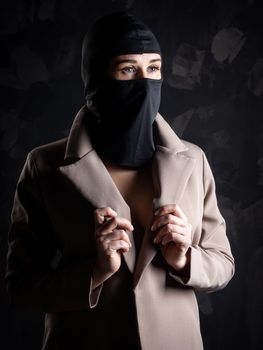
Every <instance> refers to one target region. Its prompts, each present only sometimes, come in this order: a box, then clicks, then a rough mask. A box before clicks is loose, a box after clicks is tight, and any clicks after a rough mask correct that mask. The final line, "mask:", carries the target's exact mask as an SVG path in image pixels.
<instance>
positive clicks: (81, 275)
mask: <svg viewBox="0 0 263 350" xmlns="http://www.w3.org/2000/svg"><path fill="white" fill-rule="evenodd" d="M161 64H162V55H161V50H160V47H159V44H158V42H157V40H156V38H155V36H154V35H153V33H152V32H151V31H150V30H149V29H148V28H147V27H146V26H145V25H144V24H143V23H141V22H139V21H137V20H136V19H134V18H133V17H132V16H130V15H127V14H125V13H117V14H112V15H109V16H106V17H103V18H102V19H100V20H99V21H97V22H96V24H95V25H94V26H93V28H92V30H91V31H90V32H89V33H88V34H87V36H86V37H85V39H84V43H83V59H82V77H83V80H84V84H85V97H86V101H87V103H86V106H85V107H83V108H82V109H81V110H80V112H79V113H78V115H77V116H76V118H75V120H74V123H73V126H72V128H71V131H70V135H69V137H68V138H66V139H63V140H59V141H57V142H54V143H51V144H48V145H44V146H41V147H38V148H36V149H34V150H33V151H31V152H30V153H29V155H28V158H27V161H26V164H25V166H24V169H23V171H22V173H21V176H20V179H19V181H18V185H17V192H16V195H15V202H14V208H13V212H12V224H11V228H10V233H9V254H8V269H7V275H6V281H7V286H8V291H9V294H10V296H11V298H12V302H13V304H14V306H15V307H17V308H23V309H32V310H39V311H43V312H45V313H46V319H45V334H44V341H43V349H46V350H47V349H63V350H64V349H72V348H76V349H89V348H90V349H103V350H104V349H105V350H107V349H123V348H124V349H132V350H137V349H143V350H160V349H166V350H176V349H178V350H182V349H184V350H197V349H198V350H199V349H202V339H201V334H200V326H199V314H198V307H197V302H196V298H195V293H194V290H195V289H196V290H203V291H215V290H217V289H221V288H223V287H224V286H225V285H226V284H227V283H228V281H229V280H230V279H231V277H232V275H233V272H234V261H233V257H232V255H231V250H230V246H229V242H228V239H227V236H226V232H225V221H224V219H223V217H222V216H221V214H220V212H219V209H218V206H217V200H216V195H215V184H214V179H213V175H212V173H211V170H210V167H209V164H208V162H207V160H206V157H205V155H204V153H203V152H202V150H201V149H200V148H199V147H198V146H195V145H193V144H191V143H189V142H186V141H182V140H180V139H179V138H178V137H177V136H176V135H175V133H174V132H173V130H172V129H171V128H170V126H169V125H168V124H167V123H166V122H165V120H164V119H163V118H162V117H161V115H160V114H159V113H158V109H159V105H160V98H161V85H162V74H161Z"/></svg>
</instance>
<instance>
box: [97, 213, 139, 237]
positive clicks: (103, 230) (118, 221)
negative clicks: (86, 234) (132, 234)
mask: <svg viewBox="0 0 263 350" xmlns="http://www.w3.org/2000/svg"><path fill="white" fill-rule="evenodd" d="M116 228H118V229H123V230H127V231H133V229H134V228H133V226H132V224H131V223H130V221H129V220H127V219H125V218H121V217H118V216H115V217H114V218H112V219H110V220H109V221H107V222H105V223H104V224H103V225H101V226H100V227H99V228H98V229H97V232H96V235H97V236H100V235H107V234H109V233H111V232H112V231H113V230H114V229H116Z"/></svg>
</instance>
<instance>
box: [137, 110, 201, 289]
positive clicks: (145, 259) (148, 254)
mask: <svg viewBox="0 0 263 350" xmlns="http://www.w3.org/2000/svg"><path fill="white" fill-rule="evenodd" d="M155 125H156V139H157V145H156V151H155V155H154V157H153V161H152V177H153V184H154V198H153V212H154V211H155V210H156V209H158V208H159V207H161V206H163V205H166V204H179V203H180V201H181V198H182V196H183V193H184V190H185V187H186V185H187V182H188V180H189V177H190V175H191V173H192V171H193V168H194V164H195V159H194V158H191V157H188V156H186V155H185V153H182V152H184V151H186V150H187V147H186V146H185V145H184V144H183V143H182V141H181V140H180V139H179V138H178V137H177V136H176V135H175V133H174V132H173V130H172V129H171V127H170V126H169V125H168V124H167V123H166V122H165V120H164V119H163V118H162V117H161V116H160V115H158V116H157V118H156V124H155ZM152 215H153V213H152ZM151 223H152V218H151V220H149V223H148V225H147V227H146V230H145V234H144V240H143V243H142V247H141V250H140V255H139V257H138V261H137V265H136V270H135V276H134V288H135V287H136V285H137V284H138V283H139V280H140V278H141V276H142V274H143V271H144V270H145V268H146V267H147V266H148V264H149V263H150V262H151V261H152V259H153V258H154V256H155V254H156V252H157V249H158V247H157V246H156V245H155V244H153V232H152V231H151V230H150V227H151Z"/></svg>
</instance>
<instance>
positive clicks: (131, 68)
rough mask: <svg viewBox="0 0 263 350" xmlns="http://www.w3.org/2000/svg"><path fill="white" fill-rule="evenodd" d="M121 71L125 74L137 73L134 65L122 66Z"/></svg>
mask: <svg viewBox="0 0 263 350" xmlns="http://www.w3.org/2000/svg"><path fill="white" fill-rule="evenodd" d="M121 72H122V73H124V74H127V73H128V74H129V73H136V68H135V67H134V66H126V67H123V68H121Z"/></svg>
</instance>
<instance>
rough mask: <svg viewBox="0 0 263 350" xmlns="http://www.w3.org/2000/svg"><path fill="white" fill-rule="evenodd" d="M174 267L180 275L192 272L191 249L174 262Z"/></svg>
mask: <svg viewBox="0 0 263 350" xmlns="http://www.w3.org/2000/svg"><path fill="white" fill-rule="evenodd" d="M172 267H173V268H174V270H176V271H177V272H178V274H180V275H184V276H185V275H186V276H188V275H189V274H190V249H188V250H187V252H186V254H185V255H183V256H182V257H181V258H179V259H177V260H176V261H174V262H173V264H172Z"/></svg>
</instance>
